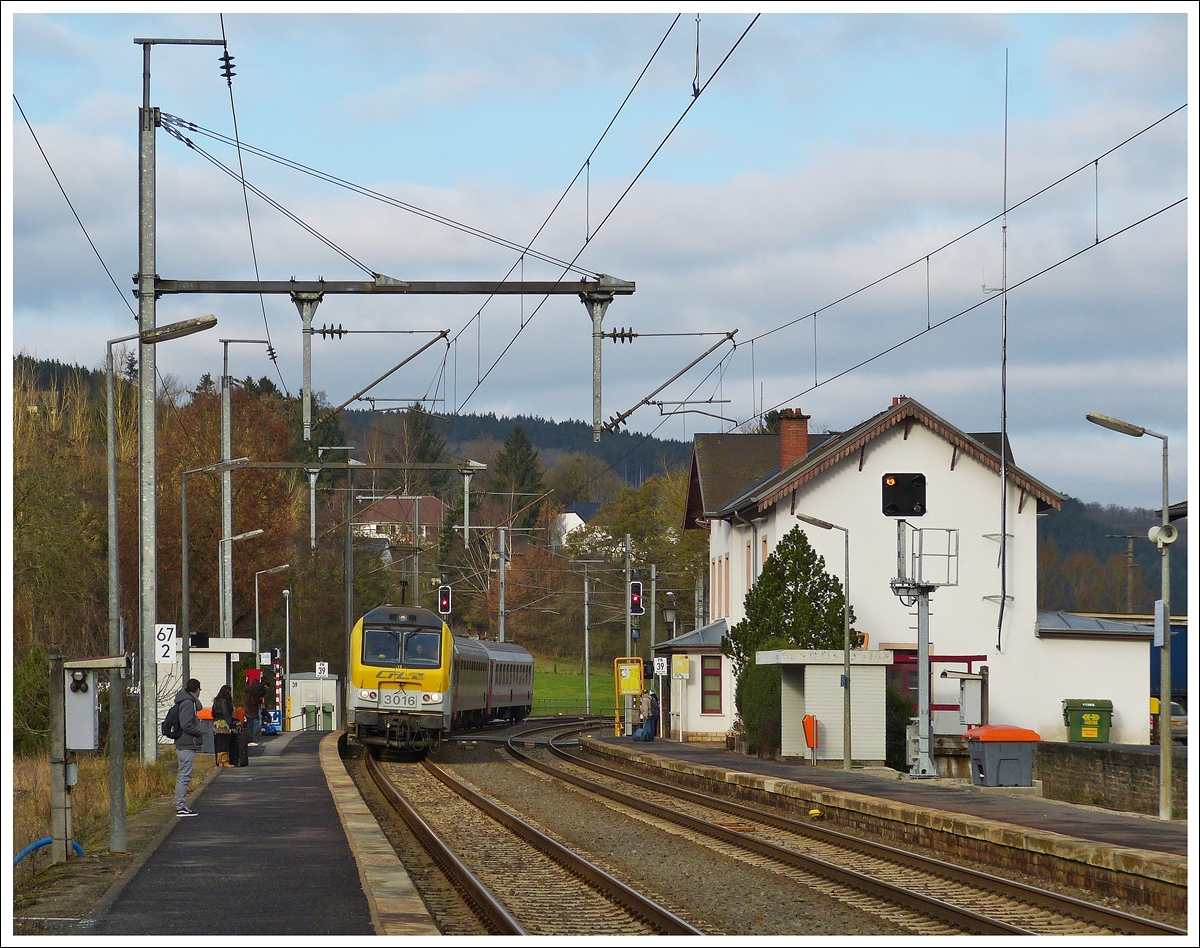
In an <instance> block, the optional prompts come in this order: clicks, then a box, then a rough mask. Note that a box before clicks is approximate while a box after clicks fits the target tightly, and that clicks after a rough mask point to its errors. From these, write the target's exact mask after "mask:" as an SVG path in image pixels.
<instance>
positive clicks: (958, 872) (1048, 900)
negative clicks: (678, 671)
mask: <svg viewBox="0 0 1200 948" xmlns="http://www.w3.org/2000/svg"><path fill="white" fill-rule="evenodd" d="M547 747H548V749H549V750H550V752H551V753H552V754H554V755H555V756H556V757H558V758H560V759H562V760H565V761H567V762H569V763H572V764H575V765H576V766H579V767H583V768H586V769H588V770H591V771H593V772H594V773H599V774H602V775H604V776H607V777H610V778H613V779H618V780H621V781H624V782H627V783H632V784H634V785H636V786H639V787H642V788H644V789H648V790H653V791H655V792H658V793H663V794H667V795H669V796H673V797H676V798H679V799H681V800H686V801H689V802H691V803H696V804H699V805H701V806H705V807H709V808H711V809H716V810H720V811H722V812H725V813H729V814H730V815H733V816H737V817H739V818H740V819H746V820H754V821H757V822H760V823H764V824H766V825H768V826H773V827H775V828H777V829H782V830H785V831H787V832H791V833H796V834H798V835H803V836H807V837H810V838H813V839H819V840H820V841H822V842H825V843H828V844H830V845H834V846H840V847H843V848H846V849H850V850H852V851H855V852H858V853H861V854H863V855H867V856H871V857H873V858H877V859H882V860H885V861H887V862H890V863H894V864H897V865H901V866H904V867H906V868H909V869H913V870H915V871H918V872H926V873H930V874H932V875H937V876H941V877H943V878H947V879H950V880H952V881H954V882H958V883H961V884H964V885H970V886H975V887H977V888H980V889H984V890H987V891H989V892H992V893H995V894H997V895H1000V896H1003V897H1005V898H1009V899H1013V900H1016V901H1020V902H1023V903H1026V904H1029V905H1034V906H1037V907H1039V908H1042V909H1046V910H1048V911H1051V912H1055V913H1059V914H1062V915H1064V916H1068V917H1071V918H1075V919H1079V920H1081V921H1085V922H1088V923H1091V924H1094V925H1099V926H1102V927H1104V928H1108V929H1111V930H1115V931H1118V932H1121V933H1124V934H1130V935H1184V934H1186V932H1185V931H1184V930H1183V929H1180V928H1176V927H1174V926H1172V925H1168V924H1166V923H1163V922H1158V921H1155V920H1153V919H1146V918H1141V917H1139V916H1136V915H1131V914H1129V913H1127V912H1120V911H1117V910H1116V909H1110V908H1108V907H1106V906H1103V905H1097V904H1094V903H1091V902H1084V901H1082V900H1080V899H1075V898H1071V897H1070V896H1065V895H1059V894H1058V893H1055V892H1050V891H1048V890H1045V889H1039V888H1036V887H1034V886H1029V885H1025V884H1024V883H1020V882H1014V881H1012V880H1009V879H1003V878H1000V877H998V876H993V875H991V874H989V873H985V872H980V871H978V870H974V869H968V868H965V867H963V866H956V865H954V864H952V863H947V862H943V861H942V860H939V859H933V858H931V857H927V856H920V855H917V854H915V853H910V852H906V851H904V850H901V849H897V848H895V847H892V846H887V845H885V844H883V843H875V842H872V841H870V840H866V839H862V838H860V837H857V836H850V835H848V834H846V833H841V832H838V831H837V830H832V829H828V828H826V827H821V826H816V825H813V824H811V823H803V822H800V821H798V820H793V819H791V818H789V817H786V816H782V815H781V814H778V813H772V812H770V811H767V810H762V809H759V808H758V807H752V806H748V805H746V804H743V803H737V802H734V801H732V800H726V799H723V798H721V797H715V796H709V795H707V794H702V793H699V792H697V791H694V790H689V789H687V788H684V787H678V786H675V785H673V784H669V783H665V782H662V781H658V780H654V779H652V778H649V777H643V776H641V775H639V774H631V773H628V772H626V771H622V770H617V769H616V768H612V767H606V766H604V765H602V764H599V763H596V762H594V761H591V760H588V759H586V758H584V757H581V756H578V755H576V754H570V753H567V752H566V751H564V750H562V748H560V747H557V746H555V743H554V741H553V740H551V741H550V742H548V744H547ZM510 752H512V751H511V749H510ZM526 762H531V765H532V766H534V767H537V768H538V769H541V770H544V771H546V772H548V773H551V774H552V775H554V776H556V777H561V778H562V779H567V780H570V781H571V782H572V783H575V782H576V781H580V780H582V778H578V777H575V775H573V774H567V773H566V772H565V771H560V770H558V769H557V768H553V767H547V766H546V765H544V764H542V763H541V762H540V761H531V760H527V761H526ZM582 782H583V783H585V784H590V785H591V786H589V787H588V788H587V789H592V787H598V788H600V790H597V791H595V792H605V791H608V792H611V793H617V794H619V793H620V791H614V790H611V788H608V787H603V786H602V785H600V784H594V783H593V782H592V781H587V780H582ZM621 796H622V797H625V798H626V799H623V800H622V802H625V803H628V804H629V805H631V806H638V807H639V808H642V809H646V808H647V807H654V806H655V804H651V803H646V804H645V806H643V805H642V804H643V801H640V800H639V799H638V798H634V797H631V796H628V795H626V794H621ZM655 812H657V811H655ZM672 813H674V811H671V810H666V809H665V808H664V809H663V811H662V812H658V815H660V816H663V817H664V818H667V819H672V820H673V821H674V822H682V820H680V819H676V818H675V817H674V816H671V815H669V814H672ZM680 816H682V814H680ZM685 819H691V818H690V817H685ZM697 822H699V823H700V824H701V825H702V826H703V831H704V832H705V833H709V834H711V835H721V834H720V833H717V832H715V830H720V829H721V828H720V827H713V826H712V824H708V823H704V822H703V821H697ZM724 832H728V831H724ZM732 836H733V837H734V838H733V839H732V840H727V841H733V842H736V843H737V844H739V845H743V846H746V845H748V844H749V843H751V842H752V841H750V840H747V839H746V838H745V837H744V834H736V833H734V834H732ZM721 838H724V837H723V836H722V837H721ZM753 842H754V843H755V844H756V845H759V846H764V845H765V846H771V844H769V843H767V844H764V843H761V842H758V841H753ZM783 851H784V852H789V850H783ZM772 858H776V857H772ZM922 898H924V897H922ZM935 901H936V900H935ZM943 904H944V903H943ZM952 908H955V911H958V909H957V908H956V907H952ZM935 917H936V916H935ZM943 920H945V921H950V920H949V919H943ZM952 924H958V923H957V922H952ZM1000 924H1004V923H1000ZM1009 930H1010V931H1014V932H1022V931H1023V929H1018V928H1014V927H1010V929H1009Z"/></svg>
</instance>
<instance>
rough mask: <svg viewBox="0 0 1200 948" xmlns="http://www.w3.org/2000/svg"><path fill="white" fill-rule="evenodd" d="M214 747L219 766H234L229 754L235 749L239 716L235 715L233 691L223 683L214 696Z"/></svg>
mask: <svg viewBox="0 0 1200 948" xmlns="http://www.w3.org/2000/svg"><path fill="white" fill-rule="evenodd" d="M212 713H213V748H214V750H215V751H216V754H217V766H218V767H232V766H234V764H233V763H231V762H230V760H229V755H230V753H231V752H234V753H236V751H234V750H233V749H234V747H235V744H234V733H235V731H236V730H237V718H235V717H234V716H233V691H232V690H231V689H230V687H229V686H228V685H222V686H221V690H220V691H218V692H217V696H216V697H215V698H213V703H212Z"/></svg>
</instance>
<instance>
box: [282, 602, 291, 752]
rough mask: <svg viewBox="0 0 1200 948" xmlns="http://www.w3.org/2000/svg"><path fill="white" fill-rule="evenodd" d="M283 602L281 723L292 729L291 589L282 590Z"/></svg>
mask: <svg viewBox="0 0 1200 948" xmlns="http://www.w3.org/2000/svg"><path fill="white" fill-rule="evenodd" d="M283 604H284V610H285V615H286V617H287V618H286V619H285V620H284V640H283V720H282V721H280V722H279V723H280V724H282V725H283V729H284V730H285V731H290V730H291V729H292V681H291V675H292V591H291V590H290V589H285V590H284V591H283Z"/></svg>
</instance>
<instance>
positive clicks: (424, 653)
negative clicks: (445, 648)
mask: <svg viewBox="0 0 1200 948" xmlns="http://www.w3.org/2000/svg"><path fill="white" fill-rule="evenodd" d="M441 643H442V635H441V633H440V632H409V633H408V635H406V636H405V637H404V665H405V667H407V668H437V667H438V665H439V664H441V654H440V653H441V648H440V646H441Z"/></svg>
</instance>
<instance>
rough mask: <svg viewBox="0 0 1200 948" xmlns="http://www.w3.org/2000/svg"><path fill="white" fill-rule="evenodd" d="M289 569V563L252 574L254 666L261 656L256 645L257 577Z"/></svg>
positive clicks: (290, 566) (290, 565)
mask: <svg viewBox="0 0 1200 948" xmlns="http://www.w3.org/2000/svg"><path fill="white" fill-rule="evenodd" d="M291 568H292V564H291V563H284V564H283V565H281V566H272V567H271V568H270V569H260V570H259V571H258V572H257V573H255V574H254V664H255V665H256V666H257V665H258V663H259V656H260V655H261V654H262V652H261V651H259V645H258V577H260V576H261V575H263V573H268V574H270V573H282V572H283V571H284V570H285V569H291Z"/></svg>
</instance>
